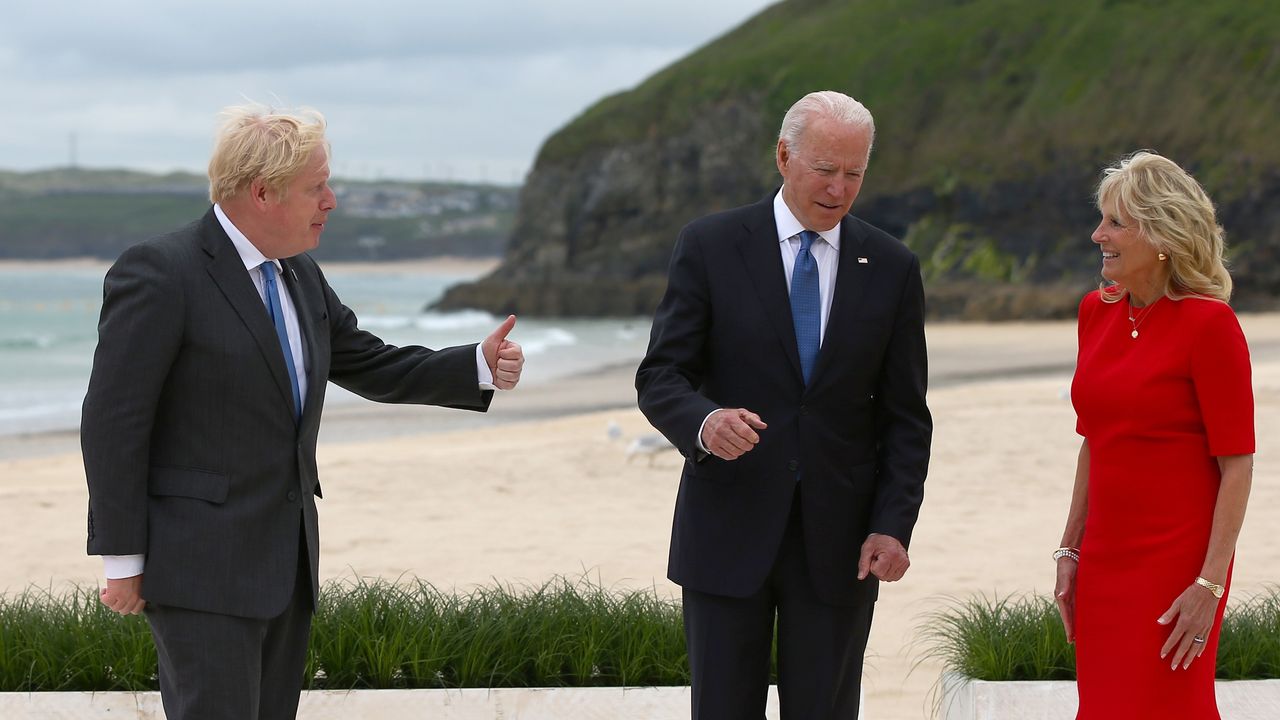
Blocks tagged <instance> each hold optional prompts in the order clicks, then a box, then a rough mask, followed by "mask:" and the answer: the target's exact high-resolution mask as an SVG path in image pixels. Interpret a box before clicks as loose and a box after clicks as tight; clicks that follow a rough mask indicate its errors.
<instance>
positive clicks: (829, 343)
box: [810, 216, 876, 384]
mask: <svg viewBox="0 0 1280 720" xmlns="http://www.w3.org/2000/svg"><path fill="white" fill-rule="evenodd" d="M864 261H865V262H864ZM875 268H876V258H874V257H871V256H870V254H869V253H868V248H867V243H866V239H865V238H864V237H863V235H862V233H861V232H860V230H859V228H858V225H857V223H856V222H854V221H853V219H852V218H851V217H849V216H846V217H845V219H844V220H842V221H841V223H840V262H839V265H837V266H836V283H835V287H833V288H832V290H831V293H832V297H831V312H830V313H829V314H828V315H827V327H826V332H825V333H824V334H823V342H822V347H821V348H820V349H819V350H818V359H817V362H816V363H815V364H814V368H813V379H814V380H816V379H817V378H818V377H820V376H821V375H822V372H823V370H824V369H826V367H827V366H828V365H830V364H831V363H832V362H833V360H832V358H833V357H834V356H836V355H838V354H839V345H840V343H841V342H842V341H845V340H848V338H849V335H848V332H847V331H845V330H844V328H848V327H849V326H850V321H851V320H852V319H853V317H854V316H855V315H856V314H857V312H858V308H859V307H860V306H861V304H862V301H863V297H864V296H865V295H866V292H867V286H868V285H870V282H868V281H869V280H870V278H871V273H873V272H875ZM810 384H812V383H810Z"/></svg>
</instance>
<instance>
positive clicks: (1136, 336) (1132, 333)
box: [1129, 330, 1138, 340]
mask: <svg viewBox="0 0 1280 720" xmlns="http://www.w3.org/2000/svg"><path fill="white" fill-rule="evenodd" d="M1129 337H1131V338H1133V339H1134V340H1137V339H1138V331H1137V330H1134V331H1133V332H1131V333H1129Z"/></svg>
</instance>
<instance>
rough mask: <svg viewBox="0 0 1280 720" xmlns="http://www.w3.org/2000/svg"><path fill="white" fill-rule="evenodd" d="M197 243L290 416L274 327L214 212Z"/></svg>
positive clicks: (286, 380) (287, 388)
mask: <svg viewBox="0 0 1280 720" xmlns="http://www.w3.org/2000/svg"><path fill="white" fill-rule="evenodd" d="M200 240H201V243H202V246H203V248H204V251H205V253H206V254H207V255H208V256H209V264H208V265H207V266H206V269H207V270H208V271H209V276H210V277H212V278H213V282H214V284H216V285H217V286H218V289H219V290H221V291H222V295H223V296H224V297H225V298H226V299H227V302H228V303H230V305H231V307H232V309H234V310H235V311H236V314H237V315H239V316H240V321H241V322H243V323H244V325H245V327H246V328H247V329H248V330H249V334H250V335H252V336H253V339H254V342H255V343H256V344H257V346H258V350H259V351H260V352H261V353H262V359H263V360H264V361H266V363H267V368H268V370H269V371H270V373H271V377H273V378H274V379H275V383H276V388H277V389H278V390H279V391H280V400H281V401H282V402H284V403H286V405H285V407H286V408H287V409H288V410H289V414H290V415H292V414H293V387H292V385H290V383H289V376H288V375H286V374H285V368H284V353H283V352H282V351H281V350H280V341H279V340H277V339H276V329H275V326H274V325H272V324H271V318H270V317H268V315H267V309H266V306H265V305H263V304H262V297H261V296H260V295H258V289H257V288H255V287H254V286H253V280H252V279H251V278H250V277H249V273H248V271H246V270H245V267H244V262H243V261H242V260H241V259H240V255H239V253H237V252H236V249H235V245H233V244H231V238H229V237H227V233H226V232H225V231H224V230H223V229H222V226H221V225H219V224H218V219H217V217H215V216H214V214H213V210H210V211H209V212H208V213H207V214H206V215H205V216H204V219H203V220H201V227H200Z"/></svg>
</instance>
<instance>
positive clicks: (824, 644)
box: [636, 91, 933, 720]
mask: <svg viewBox="0 0 1280 720" xmlns="http://www.w3.org/2000/svg"><path fill="white" fill-rule="evenodd" d="M874 134H875V128H874V123H873V121H872V118H871V114H870V113H869V112H868V111H867V109H866V108H865V107H863V106H862V104H861V103H859V102H857V101H856V100H854V99H853V98H850V97H848V96H846V95H843V94H841V93H836V92H829V91H828V92H818V93H812V94H810V95H807V96H805V97H804V98H802V99H801V100H800V101H799V102H797V103H796V104H795V105H794V106H792V108H791V109H790V110H789V111H788V112H787V114H786V117H785V118H784V119H783V123H782V130H781V132H780V133H779V138H778V146H777V164H778V170H779V172H781V173H782V178H783V185H782V188H781V190H780V191H779V192H777V193H776V194H774V195H771V196H770V197H767V198H765V199H764V200H762V201H761V202H759V203H756V204H755V205H749V206H746V207H741V208H737V209H734V210H729V211H727V212H722V213H718V214H715V215H711V216H708V217H704V218H701V219H699V220H696V221H694V222H692V223H690V224H689V225H688V226H686V227H685V228H684V229H683V230H682V231H681V233H680V236H679V238H678V239H677V241H676V247H675V250H674V254H673V257H672V261H671V269H670V277H669V282H668V286H667V291H666V294H665V295H664V297H663V299H662V302H661V303H660V305H659V306H658V310H657V314H656V316H655V318H654V324H653V331H652V335H651V338H650V341H649V350H648V353H647V354H646V356H645V358H644V360H643V361H642V362H641V364H640V369H639V371H638V372H637V374H636V388H637V390H638V391H639V402H640V409H641V410H642V411H643V412H644V414H645V416H646V417H648V419H649V421H650V422H651V423H653V425H654V427H656V428H657V429H658V430H659V431H661V432H662V433H663V434H664V435H665V436H666V437H667V438H668V439H669V440H670V441H671V442H672V443H673V444H674V445H675V446H676V447H677V448H679V449H680V451H681V453H682V454H683V455H684V456H685V460H686V461H685V465H684V471H683V474H682V476H681V479H680V490H679V494H678V496H677V498H676V509H675V520H674V523H673V528H672V533H671V556H670V563H669V567H668V577H670V579H671V580H672V581H673V582H676V583H678V584H679V585H681V586H682V587H683V598H684V618H685V632H686V636H687V641H688V648H689V663H690V666H691V670H692V678H693V679H692V682H693V717H694V718H695V720H760V718H761V717H763V716H764V708H765V698H766V691H767V687H768V683H769V662H770V647H771V644H772V641H773V630H774V627H775V622H776V627H777V645H778V658H777V660H778V693H779V696H780V700H781V704H782V717H784V718H796V719H798V720H823V719H831V720H835V719H837V718H839V719H841V720H845V719H849V720H852V718H855V717H857V715H858V710H859V708H858V704H859V688H860V683H861V675H862V659H863V653H864V651H865V649H866V643H867V636H868V633H869V631H870V628H871V616H872V611H873V609H874V607H875V600H876V595H877V589H878V585H877V583H878V581H880V580H883V581H887V582H892V581H895V580H898V579H900V578H901V577H902V576H903V574H904V573H905V572H906V570H907V567H908V565H909V564H910V563H909V560H908V557H907V545H908V543H909V542H910V539H911V531H912V528H913V527H914V525H915V521H916V517H917V515H918V514H919V509H920V503H921V501H922V499H923V494H924V480H925V474H926V471H927V468H928V463H929V445H930V439H931V435H932V427H933V425H932V420H931V418H930V415H929V410H928V408H927V407H926V405H925V386H926V379H927V378H926V376H927V367H926V365H927V363H926V353H925V338H924V291H923V286H922V283H921V278H920V265H919V261H918V260H917V259H916V257H915V255H914V254H912V253H911V251H910V250H908V249H907V248H906V247H905V246H904V245H903V244H902V243H900V242H899V241H897V240H896V239H894V238H893V237H890V236H889V235H888V234H886V233H884V232H882V231H880V230H878V229H876V228H874V227H872V226H871V225H868V224H867V223H865V222H863V221H861V220H859V219H857V218H856V217H854V216H852V215H850V214H848V213H849V208H850V206H851V205H852V204H853V201H854V198H856V197H857V195H858V191H859V189H860V188H861V187H862V181H863V177H864V175H865V173H866V171H867V164H868V160H869V159H870V155H871V145H872V141H873V139H874Z"/></svg>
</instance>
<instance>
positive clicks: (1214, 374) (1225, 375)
mask: <svg viewBox="0 0 1280 720" xmlns="http://www.w3.org/2000/svg"><path fill="white" fill-rule="evenodd" d="M1208 310H1209V311H1208V312H1207V313H1206V317H1205V318H1204V322H1202V323H1201V324H1200V327H1199V332H1198V333H1197V337H1196V338H1195V341H1194V342H1193V344H1192V351H1191V380H1192V382H1193V383H1194V384H1195V391H1196V399H1197V401H1198V402H1199V404H1200V415H1201V417H1202V418H1203V420H1204V429H1205V434H1206V436H1207V437H1208V440H1209V454H1210V455H1213V456H1214V457H1223V456H1227V455H1249V454H1252V453H1253V452H1254V449H1255V441H1254V431H1253V372H1252V369H1251V367H1250V364H1249V346H1248V344H1247V343H1246V342H1245V338H1244V332H1243V331H1242V330H1241V329H1240V321H1239V320H1238V319H1236V315H1235V313H1234V312H1232V311H1231V308H1230V307H1228V306H1227V305H1226V304H1219V303H1212V304H1211V306H1210V307H1209V308H1208Z"/></svg>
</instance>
